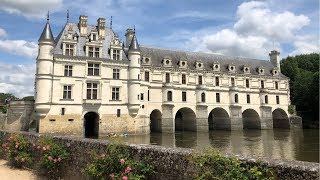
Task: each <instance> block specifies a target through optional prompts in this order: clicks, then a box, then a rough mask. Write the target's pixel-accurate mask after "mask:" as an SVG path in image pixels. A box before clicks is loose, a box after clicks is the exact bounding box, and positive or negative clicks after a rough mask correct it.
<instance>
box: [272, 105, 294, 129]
mask: <svg viewBox="0 0 320 180" xmlns="http://www.w3.org/2000/svg"><path fill="white" fill-rule="evenodd" d="M272 119H273V128H282V129H290V121H289V117H288V115H287V113H286V112H285V111H284V110H283V109H281V108H277V109H275V110H274V111H273V112H272Z"/></svg>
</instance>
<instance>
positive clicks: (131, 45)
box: [129, 35, 140, 51]
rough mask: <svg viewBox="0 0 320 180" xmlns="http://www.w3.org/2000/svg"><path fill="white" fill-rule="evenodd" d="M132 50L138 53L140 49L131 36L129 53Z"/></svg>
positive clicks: (135, 38) (134, 37) (136, 41)
mask: <svg viewBox="0 0 320 180" xmlns="http://www.w3.org/2000/svg"><path fill="white" fill-rule="evenodd" d="M132 50H134V51H140V47H139V44H138V40H137V37H136V35H133V37H132V40H131V43H130V46H129V51H132Z"/></svg>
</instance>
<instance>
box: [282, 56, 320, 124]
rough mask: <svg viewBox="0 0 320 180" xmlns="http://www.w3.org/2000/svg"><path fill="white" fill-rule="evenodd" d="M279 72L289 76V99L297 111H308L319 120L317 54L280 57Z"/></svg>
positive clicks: (314, 118)
mask: <svg viewBox="0 0 320 180" xmlns="http://www.w3.org/2000/svg"><path fill="white" fill-rule="evenodd" d="M280 65H281V72H282V74H284V75H286V76H287V77H289V78H290V91H291V97H290V99H291V101H292V103H293V104H295V105H296V109H297V110H298V111H309V112H311V113H312V114H313V115H314V116H313V120H314V121H319V54H316V53H312V54H302V55H297V56H294V57H291V56H288V57H287V58H285V59H282V61H281V63H280Z"/></svg>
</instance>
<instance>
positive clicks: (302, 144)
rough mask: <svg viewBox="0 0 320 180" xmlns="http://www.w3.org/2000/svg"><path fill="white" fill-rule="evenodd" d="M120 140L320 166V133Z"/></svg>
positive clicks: (241, 133)
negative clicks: (313, 163) (314, 163)
mask: <svg viewBox="0 0 320 180" xmlns="http://www.w3.org/2000/svg"><path fill="white" fill-rule="evenodd" d="M118 140H120V141H123V142H128V143H133V144H153V145H161V146H165V147H182V148H193V149H202V148H205V147H214V148H217V149H219V150H220V151H223V152H232V153H234V154H242V155H247V156H254V157H270V158H273V159H291V160H301V161H312V162H319V131H318V130H310V129H306V130H283V129H274V130H243V131H222V130H214V131H210V132H209V133H200V132H176V133H174V134H168V133H152V134H150V135H136V136H129V137H127V138H124V137H119V138H118Z"/></svg>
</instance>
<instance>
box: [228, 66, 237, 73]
mask: <svg viewBox="0 0 320 180" xmlns="http://www.w3.org/2000/svg"><path fill="white" fill-rule="evenodd" d="M228 70H229V72H230V73H235V72H236V66H235V65H234V64H229V65H228Z"/></svg>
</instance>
